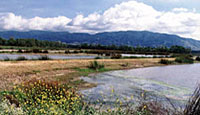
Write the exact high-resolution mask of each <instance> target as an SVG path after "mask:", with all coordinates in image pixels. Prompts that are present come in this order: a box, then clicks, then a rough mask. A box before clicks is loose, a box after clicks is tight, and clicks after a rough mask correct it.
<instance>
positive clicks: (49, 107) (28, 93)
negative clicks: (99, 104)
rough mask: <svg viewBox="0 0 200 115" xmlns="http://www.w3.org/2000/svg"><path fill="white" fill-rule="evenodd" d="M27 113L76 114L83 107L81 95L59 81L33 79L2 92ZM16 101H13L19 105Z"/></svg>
mask: <svg viewBox="0 0 200 115" xmlns="http://www.w3.org/2000/svg"><path fill="white" fill-rule="evenodd" d="M1 95H3V96H4V97H5V98H6V99H8V100H9V101H10V103H12V102H13V100H16V101H15V102H16V103H19V106H20V107H21V108H22V109H23V111H27V114H56V113H57V114H58V113H59V114H75V113H76V112H77V111H80V110H81V109H82V107H83V103H82V100H81V96H80V95H79V94H77V93H76V92H75V90H74V89H72V88H70V87H69V86H66V85H60V84H58V83H57V82H45V81H38V80H31V81H29V82H27V83H25V84H23V85H22V86H19V87H16V88H15V89H14V90H13V91H4V92H1ZM16 103H13V104H15V105H16V106H17V104H16Z"/></svg>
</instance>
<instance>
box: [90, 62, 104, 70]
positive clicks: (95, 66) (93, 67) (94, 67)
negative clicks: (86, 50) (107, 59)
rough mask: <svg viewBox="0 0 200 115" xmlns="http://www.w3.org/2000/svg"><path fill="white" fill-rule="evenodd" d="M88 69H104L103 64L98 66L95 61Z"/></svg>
mask: <svg viewBox="0 0 200 115" xmlns="http://www.w3.org/2000/svg"><path fill="white" fill-rule="evenodd" d="M88 68H90V69H94V70H99V69H102V68H104V64H99V63H98V62H97V61H93V62H91V63H90V65H89V67H88Z"/></svg>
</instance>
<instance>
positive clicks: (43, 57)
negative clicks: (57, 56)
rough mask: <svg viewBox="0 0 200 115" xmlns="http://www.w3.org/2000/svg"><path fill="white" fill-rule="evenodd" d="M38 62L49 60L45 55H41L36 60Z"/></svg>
mask: <svg viewBox="0 0 200 115" xmlns="http://www.w3.org/2000/svg"><path fill="white" fill-rule="evenodd" d="M38 59H39V60H50V59H51V58H50V57H49V56H47V55H42V56H40V57H39V58H38Z"/></svg>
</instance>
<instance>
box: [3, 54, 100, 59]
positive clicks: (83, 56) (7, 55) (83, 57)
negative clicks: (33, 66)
mask: <svg viewBox="0 0 200 115" xmlns="http://www.w3.org/2000/svg"><path fill="white" fill-rule="evenodd" d="M21 56H23V57H25V58H27V59H38V58H39V57H40V56H41V55H35V54H33V55H32V54H0V60H4V59H6V58H9V59H17V58H18V57H21ZM47 56H48V57H49V58H51V59H93V58H95V57H96V56H89V55H59V54H57V55H52V54H48V55H47Z"/></svg>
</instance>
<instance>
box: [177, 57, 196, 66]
mask: <svg viewBox="0 0 200 115" xmlns="http://www.w3.org/2000/svg"><path fill="white" fill-rule="evenodd" d="M175 62H177V63H189V64H192V63H194V60H193V58H192V57H190V56H189V55H182V56H179V57H176V59H175Z"/></svg>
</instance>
